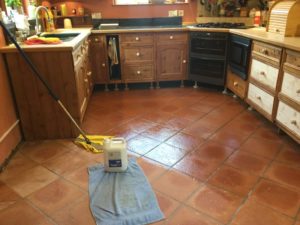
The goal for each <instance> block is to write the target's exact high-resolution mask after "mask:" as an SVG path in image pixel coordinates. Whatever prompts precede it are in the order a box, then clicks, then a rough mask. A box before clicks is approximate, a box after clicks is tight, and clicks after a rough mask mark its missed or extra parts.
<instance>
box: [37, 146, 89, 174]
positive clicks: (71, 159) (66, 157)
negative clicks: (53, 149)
mask: <svg viewBox="0 0 300 225" xmlns="http://www.w3.org/2000/svg"><path fill="white" fill-rule="evenodd" d="M91 161H92V160H91V159H90V158H88V157H83V155H82V154H78V152H76V151H70V152H67V153H65V154H62V155H60V156H58V157H56V158H53V159H51V160H48V161H47V162H45V163H43V164H42V165H43V166H45V167H46V168H48V169H49V170H51V171H53V172H54V173H56V174H58V175H63V174H66V173H68V172H70V171H74V170H76V169H77V168H80V167H82V166H84V165H89V164H92V163H91Z"/></svg>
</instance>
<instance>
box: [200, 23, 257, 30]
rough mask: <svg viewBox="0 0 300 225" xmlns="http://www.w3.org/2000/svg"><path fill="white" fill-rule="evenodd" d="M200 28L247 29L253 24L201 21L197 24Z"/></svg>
mask: <svg viewBox="0 0 300 225" xmlns="http://www.w3.org/2000/svg"><path fill="white" fill-rule="evenodd" d="M195 26H196V27H199V28H231V29H247V28H252V27H253V26H245V23H199V24H196V25H195Z"/></svg>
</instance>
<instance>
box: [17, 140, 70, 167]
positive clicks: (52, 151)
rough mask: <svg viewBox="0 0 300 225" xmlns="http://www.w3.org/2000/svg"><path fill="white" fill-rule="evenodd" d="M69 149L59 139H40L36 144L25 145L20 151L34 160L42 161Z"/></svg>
mask: <svg viewBox="0 0 300 225" xmlns="http://www.w3.org/2000/svg"><path fill="white" fill-rule="evenodd" d="M68 151H70V149H68V148H67V147H66V146H65V145H63V144H62V143H61V141H55V140H54V141H42V142H40V143H38V144H36V145H34V146H33V145H27V146H25V147H24V148H22V153H23V154H24V155H26V156H27V157H29V158H30V159H32V160H33V161H35V162H38V163H42V162H45V161H47V160H49V159H52V158H55V157H56V156H59V155H61V154H63V153H66V152H68Z"/></svg>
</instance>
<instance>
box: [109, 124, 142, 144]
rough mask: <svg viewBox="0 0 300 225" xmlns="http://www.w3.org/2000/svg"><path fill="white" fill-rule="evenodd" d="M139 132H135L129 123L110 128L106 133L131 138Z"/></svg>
mask: <svg viewBox="0 0 300 225" xmlns="http://www.w3.org/2000/svg"><path fill="white" fill-rule="evenodd" d="M137 134H138V133H137V132H134V131H133V130H132V129H131V128H129V127H128V126H127V124H125V125H124V124H123V125H119V126H115V127H113V128H112V129H110V130H108V131H107V132H106V133H105V135H111V136H114V137H123V138H125V139H126V140H129V139H130V138H133V137H134V136H136V135H137Z"/></svg>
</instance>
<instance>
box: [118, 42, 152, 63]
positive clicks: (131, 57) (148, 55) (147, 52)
mask: <svg viewBox="0 0 300 225" xmlns="http://www.w3.org/2000/svg"><path fill="white" fill-rule="evenodd" d="M153 55H154V49H153V47H151V46H149V47H147V46H145V47H142V46H140V47H139V46H138V47H135V46H134V47H124V48H123V49H122V59H123V62H124V63H131V62H143V61H150V62H152V61H153Z"/></svg>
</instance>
